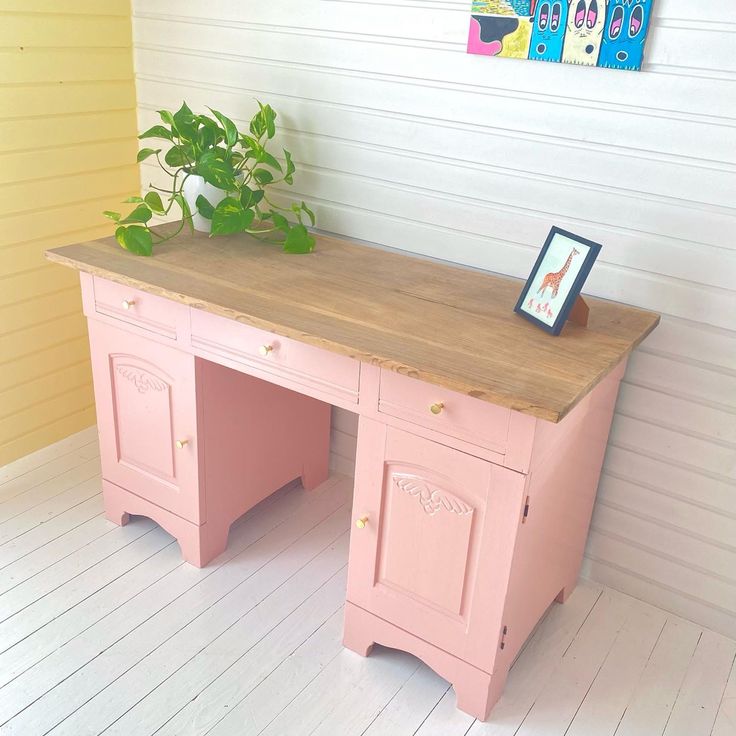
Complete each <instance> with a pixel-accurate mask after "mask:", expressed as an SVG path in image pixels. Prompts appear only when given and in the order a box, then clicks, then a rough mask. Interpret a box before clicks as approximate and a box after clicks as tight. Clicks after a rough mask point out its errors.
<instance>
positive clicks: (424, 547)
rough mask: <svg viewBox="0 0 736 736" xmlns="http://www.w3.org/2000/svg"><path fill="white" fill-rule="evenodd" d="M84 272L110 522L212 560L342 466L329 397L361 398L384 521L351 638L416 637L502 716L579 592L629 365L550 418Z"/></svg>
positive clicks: (362, 485)
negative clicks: (252, 511)
mask: <svg viewBox="0 0 736 736" xmlns="http://www.w3.org/2000/svg"><path fill="white" fill-rule="evenodd" d="M82 283H83V300H84V307H85V313H86V314H87V315H88V316H89V317H91V319H90V340H91V346H92V355H93V368H94V379H95V393H96V397H97V402H98V420H99V431H100V439H101V453H102V462H103V476H104V483H103V487H104V494H105V511H106V515H107V516H108V518H110V519H112V520H114V521H116V522H117V523H125V522H126V521H127V518H128V514H131V513H133V514H143V515H146V516H150V517H151V518H153V519H154V520H156V521H157V522H158V523H160V524H161V525H162V526H163V527H164V528H166V529H167V530H169V531H170V532H171V533H172V534H173V535H174V536H176V538H177V540H178V541H179V543H180V545H181V548H182V554H183V555H184V557H185V559H187V560H188V561H190V562H192V563H193V564H195V565H199V566H202V565H205V564H207V562H209V561H210V560H211V559H212V558H213V557H215V556H216V555H218V554H219V553H220V552H221V551H222V550H223V549H224V548H225V545H226V543H227V534H228V530H229V527H230V524H231V523H232V521H233V520H234V519H236V518H237V517H238V516H240V515H241V514H242V513H244V512H245V511H247V510H248V509H249V508H251V507H252V506H253V505H254V504H256V503H258V502H259V501H260V500H262V499H263V498H265V497H266V496H267V495H269V494H270V493H272V492H273V491H275V490H276V489H277V488H279V487H281V486H283V485H284V484H286V483H288V482H289V481H291V480H293V479H294V478H298V477H301V479H302V482H303V484H304V486H305V487H306V488H312V487H314V486H316V485H318V484H319V483H321V482H322V481H323V480H324V479H326V477H327V473H328V469H327V461H328V453H329V422H330V409H329V405H328V404H326V403H322V401H321V400H324V401H329V402H331V403H336V404H338V405H342V406H347V407H352V408H354V409H356V410H357V411H358V413H359V414H360V415H361V418H360V425H359V434H358V457H357V465H356V489H355V499H354V500H355V503H354V516H355V518H356V519H357V518H361V517H364V516H365V517H367V524H366V526H365V528H364V529H357V528H353V532H352V535H351V546H350V562H349V576H348V603H347V605H346V626H345V643H346V646H349V647H350V648H352V649H354V650H356V651H358V652H360V653H362V654H367V653H368V652H369V651H370V648H371V646H372V644H373V643H374V642H378V643H381V644H385V645H387V646H393V647H398V648H401V649H405V650H406V651H409V652H412V653H413V654H415V655H416V656H418V657H420V658H422V659H423V660H424V661H425V662H427V664H429V665H430V666H431V667H433V668H434V669H436V670H437V671H438V672H439V673H440V674H442V675H443V676H444V677H446V678H447V679H448V680H450V682H452V683H453V685H454V686H455V689H456V692H457V695H458V706H459V707H460V708H461V709H463V710H465V711H467V712H469V713H471V714H472V715H474V716H476V717H478V718H482V719H483V718H486V717H487V715H488V712H489V710H490V708H491V707H492V705H493V703H495V702H496V700H497V699H498V697H499V696H500V693H501V690H502V688H503V684H504V682H505V679H506V676H507V672H508V669H509V667H510V665H511V662H512V661H513V658H514V657H515V655H516V654H517V653H518V651H519V649H520V647H521V645H522V644H523V642H524V640H525V639H526V637H527V636H528V634H529V633H530V632H531V630H532V629H533V627H534V626H535V625H536V623H537V621H538V620H539V618H540V616H541V615H542V614H543V613H544V611H545V610H546V608H547V607H548V605H549V604H550V603H551V602H552V601H553V600H554V599H555V598H557V600H560V601H563V600H564V599H565V598H566V597H567V596H568V595H569V594H570V593H571V592H572V590H573V589H574V586H575V582H576V580H577V576H578V572H579V568H580V562H581V559H582V554H583V548H584V544H585V539H586V536H587V531H588V526H589V523H590V516H591V510H592V506H593V502H594V499H595V491H596V488H597V484H598V479H599V475H600V469H601V464H602V459H603V454H604V451H605V446H606V440H607V435H608V431H609V428H610V424H611V417H612V413H613V407H614V403H615V399H616V395H617V391H618V385H619V381H620V379H621V376H622V375H623V371H624V367H625V362H623V363H622V364H621V365H620V366H619V367H618V368H617V369H616V370H614V372H613V373H611V374H610V375H609V376H608V377H607V379H606V380H605V381H604V382H602V383H601V384H600V385H599V386H597V387H596V388H595V389H594V390H593V391H592V392H591V393H590V394H589V395H588V396H586V397H585V398H584V399H583V400H582V401H581V402H580V403H579V405H578V406H577V408H576V409H575V410H573V411H572V412H571V413H570V414H569V416H568V417H566V418H565V419H564V420H563V421H562V422H561V423H559V424H551V423H548V422H544V421H541V420H538V419H534V418H532V417H529V416H524V415H521V414H518V413H516V412H511V411H509V410H508V409H503V408H500V407H495V406H493V405H490V404H488V403H487V402H480V401H477V400H475V399H473V398H472V397H468V396H461V395H458V394H455V393H453V392H442V391H441V390H438V389H437V388H436V387H434V386H430V385H428V384H425V383H422V382H419V381H416V380H414V379H410V378H407V377H405V376H401V375H399V374H396V373H391V372H383V371H382V370H381V369H379V368H377V367H375V366H371V365H367V364H360V363H358V362H356V361H354V360H352V359H348V358H345V357H343V356H337V355H334V354H332V353H329V352H327V351H322V350H320V349H319V348H316V347H314V346H308V345H304V344H302V343H298V342H295V341H292V340H288V339H286V338H281V337H276V336H275V335H271V334H270V333H267V332H264V331H262V330H257V329H255V328H253V327H250V326H246V325H242V324H240V323H237V322H234V321H232V320H228V319H226V318H223V317H219V316H214V315H211V314H208V313H203V312H199V311H198V310H196V309H190V308H189V307H185V306H184V305H179V304H174V303H173V302H171V303H169V302H167V301H166V300H162V299H157V298H156V297H152V296H151V295H148V294H145V295H143V296H145V297H146V299H145V301H140V300H139V299H140V294H139V293H131V295H130V299H131V301H133V302H134V304H133V308H132V309H130V310H124V309H123V308H122V299H123V298H129V297H127V296H125V295H124V294H123V292H124V291H126V289H125V287H123V286H120V285H117V284H111V283H110V282H105V281H104V280H101V279H97V278H95V279H92V278H91V277H88V276H86V275H83V278H82ZM118 300H120V305H121V306H117V301H118ZM136 306H137V307H138V311H135V307H136ZM182 310H185V311H184V312H182ZM182 315H184V317H182ZM190 315H191V331H190ZM263 345H268V346H270V347H271V350H270V351H267V354H266V355H262V354H261V351H260V348H261V346H263ZM289 389H295V391H294V390H289ZM441 394H442V395H441ZM434 402H442V403H444V405H445V406H444V410H443V412H441V413H440V414H439V415H434V414H432V413H431V412H430V411H429V405H430V404H432V403H434ZM176 439H184V440H186V441H187V442H186V444H185V445H184V447H183V448H182V449H181V450H177V449H176V446H175V442H176ZM503 465H505V466H506V467H502V466H503ZM515 471H520V472H515ZM527 498H528V500H529V513H528V515H525V513H524V506H525V502H526V500H527ZM504 629H505V630H506V633H505V634H504V635H503V648H501V646H500V644H501V632H502V631H503V630H504Z"/></svg>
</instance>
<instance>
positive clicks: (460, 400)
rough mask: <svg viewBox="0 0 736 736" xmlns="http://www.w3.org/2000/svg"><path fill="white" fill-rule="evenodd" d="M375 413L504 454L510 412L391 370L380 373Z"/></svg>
mask: <svg viewBox="0 0 736 736" xmlns="http://www.w3.org/2000/svg"><path fill="white" fill-rule="evenodd" d="M378 411H379V412H380V413H383V414H388V415H389V416H393V417H397V418H399V419H404V420H406V421H408V422H412V423H413V424H418V425H421V426H423V427H427V428H428V429H433V430H436V431H437V432H441V433H442V434H446V435H449V436H451V437H456V438H457V439H460V440H464V441H465V442H470V443H471V444H474V445H478V446H480V447H485V448H488V449H490V450H494V451H496V452H499V453H501V454H505V452H506V448H507V445H508V434H509V423H510V420H511V410H510V409H506V408H504V407H502V406H497V405H496V404H491V403H489V402H487V401H481V400H480V399H475V398H473V397H472V396H466V395H464V394H459V393H456V392H455V391H449V390H447V389H444V388H441V387H440V386H435V385H434V384H431V383H426V382H425V381H418V380H416V379H414V378H408V377H407V376H403V375H401V374H400V373H395V372H394V371H388V370H382V371H381V386H380V389H379V399H378Z"/></svg>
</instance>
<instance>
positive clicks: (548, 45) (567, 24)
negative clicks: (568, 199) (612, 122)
mask: <svg viewBox="0 0 736 736" xmlns="http://www.w3.org/2000/svg"><path fill="white" fill-rule="evenodd" d="M653 2H654V0H473V6H472V11H471V17H470V34H469V36H468V53H471V54H482V55H485V56H504V57H507V58H514V59H532V60H534V61H556V62H564V63H567V64H580V65H583V66H599V67H606V68H607V69H629V70H635V71H639V70H640V69H641V64H642V60H643V58H644V43H645V41H646V38H647V32H648V31H649V21H650V18H651V14H652V3H653Z"/></svg>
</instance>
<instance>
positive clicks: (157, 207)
mask: <svg viewBox="0 0 736 736" xmlns="http://www.w3.org/2000/svg"><path fill="white" fill-rule="evenodd" d="M143 201H144V202H145V203H146V204H147V205H148V206H149V207H150V208H151V209H152V210H153V211H154V212H155V213H156V214H158V215H163V214H164V213H165V212H166V208H165V207H164V203H163V202H162V201H161V197H160V195H159V193H158V192H148V194H146V196H145V197H144V200H143Z"/></svg>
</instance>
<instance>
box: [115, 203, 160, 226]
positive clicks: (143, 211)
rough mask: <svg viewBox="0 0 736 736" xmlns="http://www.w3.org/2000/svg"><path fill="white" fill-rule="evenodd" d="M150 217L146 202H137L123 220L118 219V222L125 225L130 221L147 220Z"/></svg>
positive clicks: (151, 214)
mask: <svg viewBox="0 0 736 736" xmlns="http://www.w3.org/2000/svg"><path fill="white" fill-rule="evenodd" d="M152 217H153V213H152V212H151V208H150V207H149V206H148V205H147V204H139V205H138V206H137V207H136V208H135V209H134V210H133V211H132V212H131V213H130V214H129V215H128V216H127V217H126V218H125V219H124V220H120V224H121V225H127V224H128V223H131V222H148V221H149V220H150V219H151V218H152Z"/></svg>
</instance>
